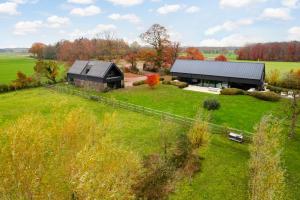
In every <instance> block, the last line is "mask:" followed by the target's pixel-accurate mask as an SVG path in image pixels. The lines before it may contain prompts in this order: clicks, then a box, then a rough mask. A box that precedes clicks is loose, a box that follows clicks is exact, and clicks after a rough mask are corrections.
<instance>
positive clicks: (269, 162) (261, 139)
mask: <svg viewBox="0 0 300 200" xmlns="http://www.w3.org/2000/svg"><path fill="white" fill-rule="evenodd" d="M281 140H282V138H281V127H280V122H279V121H278V120H277V119H273V118H272V117H271V116H268V117H264V118H263V119H262V120H261V122H260V123H259V124H258V126H257V128H256V133H255V135H254V136H253V139H252V144H251V146H250V161H249V170H250V180H249V193H250V199H251V200H258V199H259V200H281V199H284V187H285V183H284V169H283V167H282V159H281V152H282V141H281Z"/></svg>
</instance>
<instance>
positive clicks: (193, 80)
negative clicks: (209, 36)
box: [171, 59, 265, 90]
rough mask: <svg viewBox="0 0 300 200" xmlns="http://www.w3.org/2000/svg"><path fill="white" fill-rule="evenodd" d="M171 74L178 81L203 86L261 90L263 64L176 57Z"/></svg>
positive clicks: (262, 86)
mask: <svg viewBox="0 0 300 200" xmlns="http://www.w3.org/2000/svg"><path fill="white" fill-rule="evenodd" d="M171 74H172V76H175V77H177V78H178V80H180V81H184V82H187V83H189V84H192V85H199V86H203V87H216V88H227V87H231V88H240V89H244V90H248V89H250V88H255V89H257V90H263V88H264V81H265V64H264V63H249V62H217V61H199V60H180V59H178V60H176V62H175V63H174V65H173V67H172V69H171Z"/></svg>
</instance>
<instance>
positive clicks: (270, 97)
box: [249, 92, 281, 101]
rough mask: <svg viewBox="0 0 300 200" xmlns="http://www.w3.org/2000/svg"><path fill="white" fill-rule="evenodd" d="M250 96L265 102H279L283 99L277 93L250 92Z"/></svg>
mask: <svg viewBox="0 0 300 200" xmlns="http://www.w3.org/2000/svg"><path fill="white" fill-rule="evenodd" d="M249 95H250V96H253V97H255V98H257V99H261V100H264V101H279V100H280V98H281V97H280V95H278V94H276V93H275V92H249Z"/></svg>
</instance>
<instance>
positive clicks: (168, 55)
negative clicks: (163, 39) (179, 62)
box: [164, 42, 180, 67]
mask: <svg viewBox="0 0 300 200" xmlns="http://www.w3.org/2000/svg"><path fill="white" fill-rule="evenodd" d="M179 51H180V43H179V42H171V43H170V44H169V45H168V46H167V47H166V48H165V49H164V63H165V65H166V67H171V66H172V65H173V64H174V63H175V61H176V59H177V58H178V53H179Z"/></svg>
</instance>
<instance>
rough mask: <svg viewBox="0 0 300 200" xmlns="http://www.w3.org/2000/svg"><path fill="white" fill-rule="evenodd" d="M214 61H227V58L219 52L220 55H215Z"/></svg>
mask: <svg viewBox="0 0 300 200" xmlns="http://www.w3.org/2000/svg"><path fill="white" fill-rule="evenodd" d="M215 61H223V62H227V61H228V60H227V58H226V56H224V55H223V54H221V55H219V56H217V57H216V58H215Z"/></svg>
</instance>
